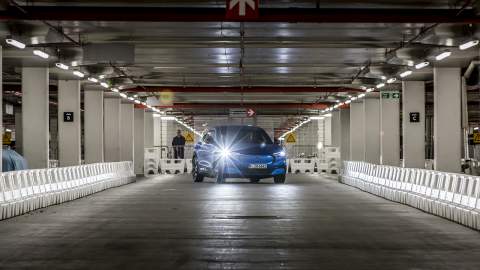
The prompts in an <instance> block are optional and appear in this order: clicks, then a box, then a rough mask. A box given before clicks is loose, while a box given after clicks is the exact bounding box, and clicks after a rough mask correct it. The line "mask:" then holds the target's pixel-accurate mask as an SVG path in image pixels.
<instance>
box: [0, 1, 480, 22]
mask: <svg viewBox="0 0 480 270" xmlns="http://www.w3.org/2000/svg"><path fill="white" fill-rule="evenodd" d="M21 9H22V10H23V11H25V13H23V12H22V11H20V10H19V9H17V8H15V7H13V6H10V7H9V8H7V9H5V10H2V11H0V20H48V21H149V22H220V21H224V22H225V21H231V22H234V21H238V20H235V19H228V18H226V15H225V14H226V12H225V8H183V7H116V6H110V7H105V6H104V7H96V6H33V5H32V6H21ZM259 12H260V15H259V17H258V18H255V19H250V20H245V19H242V21H252V22H286V23H298V22H305V23H479V22H480V17H479V16H477V14H476V13H475V10H473V9H463V10H461V9H399V8H394V9H386V8H361V9H356V8H260V10H259Z"/></svg>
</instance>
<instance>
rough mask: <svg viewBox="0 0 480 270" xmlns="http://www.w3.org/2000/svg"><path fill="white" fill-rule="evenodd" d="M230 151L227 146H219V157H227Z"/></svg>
mask: <svg viewBox="0 0 480 270" xmlns="http://www.w3.org/2000/svg"><path fill="white" fill-rule="evenodd" d="M231 154H232V152H231V151H230V149H228V148H221V149H220V157H221V158H229V157H230V155H231Z"/></svg>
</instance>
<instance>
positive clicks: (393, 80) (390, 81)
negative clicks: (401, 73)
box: [387, 78, 397, 83]
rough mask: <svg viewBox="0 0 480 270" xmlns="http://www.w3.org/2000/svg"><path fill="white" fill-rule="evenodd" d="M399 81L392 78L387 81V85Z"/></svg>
mask: <svg viewBox="0 0 480 270" xmlns="http://www.w3.org/2000/svg"><path fill="white" fill-rule="evenodd" d="M396 81H397V78H390V79H388V80H387V83H394V82H396Z"/></svg>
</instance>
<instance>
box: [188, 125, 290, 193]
mask: <svg viewBox="0 0 480 270" xmlns="http://www.w3.org/2000/svg"><path fill="white" fill-rule="evenodd" d="M286 158H287V157H286V154H285V150H284V149H283V147H281V146H280V145H277V144H274V143H273V142H272V139H271V138H270V137H269V136H268V134H267V133H266V132H265V130H263V129H262V128H259V127H253V126H218V127H215V128H212V129H210V130H208V131H207V132H206V133H205V134H204V135H203V137H202V139H201V140H200V141H199V142H198V143H197V144H196V145H195V148H194V153H193V158H192V163H193V171H192V175H193V180H194V181H195V182H202V181H203V179H204V178H205V177H212V178H216V179H217V183H223V182H225V179H226V178H248V179H250V182H252V183H257V182H259V181H260V179H264V178H270V177H273V179H274V182H275V183H285V178H286V177H285V176H286V173H287V162H286Z"/></svg>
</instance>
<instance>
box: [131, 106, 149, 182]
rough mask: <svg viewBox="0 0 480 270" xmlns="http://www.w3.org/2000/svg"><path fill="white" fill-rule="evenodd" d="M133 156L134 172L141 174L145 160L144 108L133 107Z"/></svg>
mask: <svg viewBox="0 0 480 270" xmlns="http://www.w3.org/2000/svg"><path fill="white" fill-rule="evenodd" d="M134 114H135V115H134V123H133V126H134V128H133V129H134V134H133V137H134V141H135V143H134V146H133V149H134V156H133V158H134V159H133V164H134V166H135V168H134V171H135V174H137V175H139V174H140V175H141V174H143V172H144V171H143V167H144V162H145V116H146V113H145V110H144V109H135V113H134Z"/></svg>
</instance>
